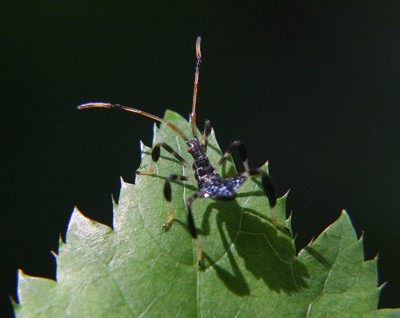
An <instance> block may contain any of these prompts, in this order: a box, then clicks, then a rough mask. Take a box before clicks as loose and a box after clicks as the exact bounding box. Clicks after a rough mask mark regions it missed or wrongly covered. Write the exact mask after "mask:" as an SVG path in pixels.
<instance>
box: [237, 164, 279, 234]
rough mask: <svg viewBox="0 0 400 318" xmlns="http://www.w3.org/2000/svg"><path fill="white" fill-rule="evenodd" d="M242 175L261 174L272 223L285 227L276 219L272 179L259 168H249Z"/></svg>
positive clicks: (275, 200)
mask: <svg viewBox="0 0 400 318" xmlns="http://www.w3.org/2000/svg"><path fill="white" fill-rule="evenodd" d="M242 175H249V176H257V175H261V183H262V186H263V189H264V192H265V194H266V195H267V198H268V201H269V206H270V207H271V219H272V223H273V224H275V225H276V226H277V227H281V228H284V229H285V227H284V226H283V225H280V224H279V223H278V222H277V220H276V212H275V206H276V202H277V196H276V188H275V184H274V181H273V180H272V178H271V177H270V176H269V175H268V174H267V173H266V172H265V171H264V170H262V169H261V168H257V169H250V170H249V171H248V172H243V173H242Z"/></svg>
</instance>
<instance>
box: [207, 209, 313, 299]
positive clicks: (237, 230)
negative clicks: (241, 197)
mask: <svg viewBox="0 0 400 318" xmlns="http://www.w3.org/2000/svg"><path fill="white" fill-rule="evenodd" d="M213 211H217V215H216V218H217V226H218V230H219V233H220V236H221V241H222V244H223V246H224V248H225V251H226V255H227V257H228V259H229V263H230V266H231V269H227V268H224V267H222V266H220V265H219V260H218V259H212V258H211V256H210V255H206V254H205V258H206V260H207V261H208V263H209V265H210V266H213V268H214V269H215V271H216V273H217V275H218V277H219V278H220V279H221V280H222V281H223V282H224V284H225V285H226V286H227V287H228V288H229V289H230V290H231V291H232V292H234V293H235V294H237V295H249V294H250V293H251V290H250V289H249V285H248V283H247V282H246V280H245V277H244V275H243V274H242V272H241V269H240V268H239V265H238V263H237V261H236V259H235V255H234V253H233V247H234V249H235V250H236V251H237V254H238V255H239V256H240V257H241V258H243V260H244V265H245V268H246V270H248V271H249V272H251V273H252V274H253V275H254V277H255V278H256V279H262V280H263V281H264V282H265V284H266V285H267V286H268V287H269V288H270V289H271V290H274V291H276V292H285V293H287V294H292V293H297V292H300V291H301V290H302V289H303V288H306V287H307V283H306V280H307V278H308V277H309V274H308V272H307V269H306V266H305V265H304V264H302V263H301V262H300V261H299V260H298V258H297V257H296V251H295V247H294V244H293V241H292V238H291V237H289V236H288V235H287V233H281V232H282V231H280V230H279V229H277V228H276V227H275V226H274V225H273V224H271V223H270V222H268V221H266V220H264V218H260V217H259V216H257V213H256V212H255V211H254V210H251V209H246V208H242V207H240V206H239V204H238V203H237V202H236V201H232V202H223V204H220V203H219V202H214V203H212V204H210V205H209V206H208V208H207V211H206V212H205V214H204V217H203V223H202V227H201V231H200V232H201V234H202V235H205V236H206V235H208V234H209V233H210V225H209V218H210V215H211V213H212V212H213Z"/></svg>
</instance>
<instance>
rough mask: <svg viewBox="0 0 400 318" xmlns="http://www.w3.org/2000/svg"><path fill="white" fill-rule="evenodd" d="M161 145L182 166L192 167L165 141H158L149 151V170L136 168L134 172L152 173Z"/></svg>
mask: <svg viewBox="0 0 400 318" xmlns="http://www.w3.org/2000/svg"><path fill="white" fill-rule="evenodd" d="M161 147H162V148H164V149H165V150H166V151H168V152H169V153H170V154H171V155H173V156H174V157H175V158H176V159H178V160H179V161H180V162H181V163H182V164H183V165H184V166H186V167H187V168H189V169H192V166H191V165H190V163H189V162H187V161H186V160H185V159H183V158H182V157H181V156H180V155H179V154H178V153H177V152H176V151H175V150H174V149H172V148H171V147H170V146H168V145H167V144H166V143H165V142H159V143H158V144H156V145H155V146H154V148H153V150H152V151H151V165H150V169H149V170H137V171H136V174H153V173H154V169H155V167H156V164H157V161H158V159H160V150H161Z"/></svg>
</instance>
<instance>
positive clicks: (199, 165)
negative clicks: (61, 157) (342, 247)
mask: <svg viewBox="0 0 400 318" xmlns="http://www.w3.org/2000/svg"><path fill="white" fill-rule="evenodd" d="M200 41H201V38H200V37H198V38H197V42H196V57H197V62H196V71H195V80H194V91H193V104H192V112H191V114H190V124H191V130H192V134H193V138H192V139H189V138H188V137H187V136H186V135H185V134H184V133H183V132H182V131H181V130H180V129H179V128H178V127H177V126H176V125H174V124H173V123H172V122H167V121H165V120H164V119H161V118H159V117H157V116H155V115H152V114H149V113H147V112H144V111H142V110H138V109H135V108H131V107H126V106H123V105H120V104H110V103H87V104H82V105H80V106H78V108H79V109H86V108H117V109H121V110H124V111H128V112H133V113H136V114H139V115H142V116H146V117H149V118H151V119H153V120H155V121H158V122H161V123H164V124H166V125H167V126H168V127H170V128H171V129H172V130H174V131H175V132H176V133H178V134H179V136H180V137H181V138H182V139H183V140H184V141H185V142H186V144H187V146H188V152H189V153H190V154H191V155H192V157H193V164H192V165H191V164H190V163H189V162H187V161H186V160H185V159H184V158H182V157H181V156H180V155H179V154H178V153H177V152H175V151H174V150H173V149H172V148H171V147H170V146H169V145H167V144H166V143H164V142H159V143H157V144H156V145H155V146H154V148H153V150H152V152H151V159H152V162H151V166H150V169H149V170H147V171H142V170H139V171H137V172H136V173H137V174H153V173H154V169H155V165H156V163H157V161H158V160H159V158H160V150H161V148H164V149H165V150H166V151H168V152H169V153H170V154H172V155H173V156H174V157H175V158H176V159H177V160H178V161H180V162H181V163H182V164H183V165H184V166H186V167H188V168H190V169H192V170H193V172H194V177H195V180H193V179H191V178H189V177H186V176H180V175H170V176H168V177H167V178H166V181H165V185H164V196H165V199H166V200H167V201H168V204H169V216H168V219H167V221H166V222H165V223H164V224H163V228H164V229H165V230H167V229H168V227H169V226H170V224H171V223H172V221H173V219H174V210H173V206H172V203H171V201H172V193H171V182H174V181H178V180H180V181H195V182H196V183H197V184H198V191H197V193H195V194H194V195H192V196H191V197H189V198H188V199H187V200H186V206H187V212H188V228H189V232H190V234H191V235H192V237H193V239H194V241H195V243H196V245H197V265H198V266H201V265H202V259H203V256H202V246H201V244H200V242H199V239H198V237H197V230H196V226H195V224H194V220H193V213H192V205H193V202H194V201H195V200H196V199H198V198H211V199H215V200H225V201H227V200H233V199H234V198H235V196H236V193H237V191H238V189H239V188H240V186H241V185H242V184H243V183H244V182H245V181H246V180H247V179H248V178H249V177H250V176H255V175H260V176H261V182H262V186H263V189H264V192H265V193H266V195H267V197H268V200H269V205H270V207H271V209H272V221H273V223H274V224H276V225H279V224H277V223H276V219H275V214H274V207H275V205H276V202H277V198H276V191H275V186H274V184H273V181H272V179H271V177H270V176H269V175H268V174H267V173H266V172H265V171H264V170H262V169H261V168H256V169H250V167H249V164H248V159H247V151H246V148H245V146H244V145H243V144H242V143H241V142H240V141H234V142H232V143H231V144H230V146H229V147H228V149H227V150H226V151H225V153H224V155H223V156H222V158H221V160H220V161H219V162H218V163H217V164H216V165H215V167H213V166H212V165H211V163H210V160H209V158H208V157H207V138H208V136H209V134H210V132H211V124H210V121H208V120H206V121H205V125H204V131H203V135H202V137H201V140H199V138H198V136H197V128H196V106H197V89H198V80H199V69H200V64H201V51H200ZM234 149H237V150H238V152H239V157H240V159H241V161H242V163H243V167H244V170H245V171H244V172H242V173H241V174H239V175H237V176H234V177H231V178H227V179H224V178H222V177H221V176H220V175H219V174H218V173H217V170H216V169H217V168H218V167H219V166H221V165H222V164H223V163H224V162H225V161H226V159H227V158H229V156H230V155H231V154H232V151H233V150H234Z"/></svg>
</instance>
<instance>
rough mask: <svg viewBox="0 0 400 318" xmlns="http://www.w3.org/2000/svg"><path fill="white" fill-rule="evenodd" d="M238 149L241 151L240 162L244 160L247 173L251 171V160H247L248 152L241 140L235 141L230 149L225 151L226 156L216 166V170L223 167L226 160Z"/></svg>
mask: <svg viewBox="0 0 400 318" xmlns="http://www.w3.org/2000/svg"><path fill="white" fill-rule="evenodd" d="M235 148H237V149H238V151H239V157H240V160H242V163H243V167H244V170H245V171H250V168H249V160H248V158H247V150H246V147H245V146H244V145H243V143H242V142H241V141H239V140H236V141H233V142H232V143H231V144H230V145H229V147H228V149H227V150H226V151H225V153H224V155H223V156H222V158H221V160H220V161H218V163H217V164H216V165H215V169H217V168H218V167H219V166H220V165H222V164H223V163H224V162H225V161H226V159H228V157H229V156H230V155H231V154H232V151H233V150H234V149H235Z"/></svg>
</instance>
